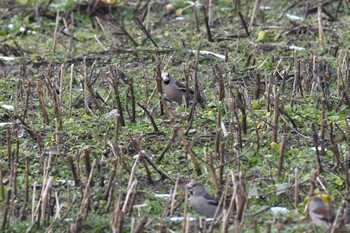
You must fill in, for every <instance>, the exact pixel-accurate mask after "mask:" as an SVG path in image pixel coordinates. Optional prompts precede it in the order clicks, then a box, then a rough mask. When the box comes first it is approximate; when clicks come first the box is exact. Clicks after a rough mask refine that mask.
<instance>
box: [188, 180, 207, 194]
mask: <svg viewBox="0 0 350 233" xmlns="http://www.w3.org/2000/svg"><path fill="white" fill-rule="evenodd" d="M185 187H186V188H187V189H188V191H189V192H190V193H191V194H192V195H204V194H206V193H207V191H206V190H205V188H204V186H203V185H202V184H201V183H199V182H197V181H195V180H191V181H190V182H189V183H188V184H186V186H185Z"/></svg>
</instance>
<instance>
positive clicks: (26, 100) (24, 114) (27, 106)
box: [23, 80, 32, 119]
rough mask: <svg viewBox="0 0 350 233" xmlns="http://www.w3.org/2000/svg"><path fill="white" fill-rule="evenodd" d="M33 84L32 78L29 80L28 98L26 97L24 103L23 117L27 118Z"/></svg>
mask: <svg viewBox="0 0 350 233" xmlns="http://www.w3.org/2000/svg"><path fill="white" fill-rule="evenodd" d="M31 86H32V83H31V82H30V80H27V88H26V98H25V103H24V112H23V119H26V117H27V114H28V108H29V98H30V88H31Z"/></svg>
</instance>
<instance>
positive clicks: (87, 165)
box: [83, 148, 94, 187]
mask: <svg viewBox="0 0 350 233" xmlns="http://www.w3.org/2000/svg"><path fill="white" fill-rule="evenodd" d="M83 157H84V161H85V170H86V177H89V175H90V174H91V171H92V169H93V168H91V163H90V151H89V148H84V149H83ZM87 185H88V186H90V187H92V186H94V180H93V177H91V182H90V183H87Z"/></svg>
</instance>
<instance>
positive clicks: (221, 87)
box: [213, 64, 225, 101]
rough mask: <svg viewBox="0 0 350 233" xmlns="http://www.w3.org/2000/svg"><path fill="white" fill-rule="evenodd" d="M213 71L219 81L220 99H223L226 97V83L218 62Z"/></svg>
mask: <svg viewBox="0 0 350 233" xmlns="http://www.w3.org/2000/svg"><path fill="white" fill-rule="evenodd" d="M213 72H214V74H215V77H216V79H217V80H218V83H219V101H222V100H223V99H224V98H225V83H224V79H223V77H222V73H221V70H220V68H219V66H218V65H217V64H215V65H214V66H213Z"/></svg>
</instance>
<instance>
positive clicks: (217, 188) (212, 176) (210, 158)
mask: <svg viewBox="0 0 350 233" xmlns="http://www.w3.org/2000/svg"><path fill="white" fill-rule="evenodd" d="M207 160H208V166H209V174H210V180H211V183H212V184H213V186H214V189H215V192H216V193H217V194H219V192H220V185H219V183H218V178H217V175H216V172H215V168H214V162H213V153H212V152H211V151H209V152H208V158H207Z"/></svg>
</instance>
